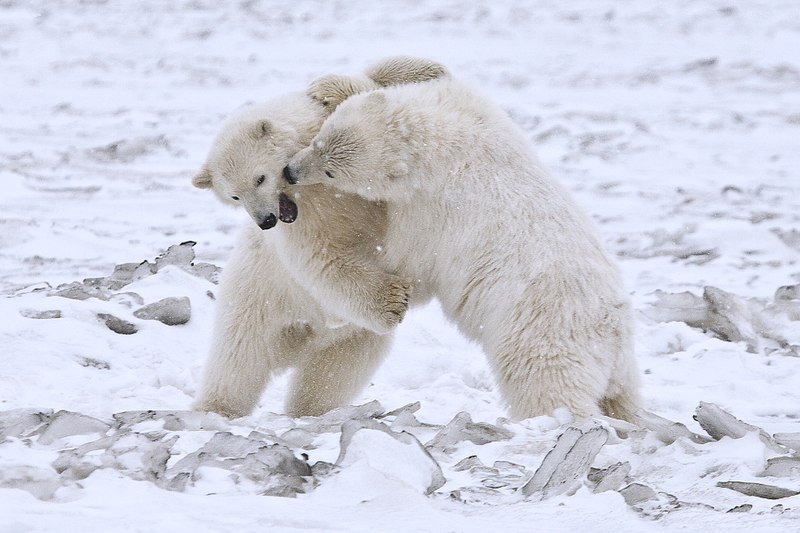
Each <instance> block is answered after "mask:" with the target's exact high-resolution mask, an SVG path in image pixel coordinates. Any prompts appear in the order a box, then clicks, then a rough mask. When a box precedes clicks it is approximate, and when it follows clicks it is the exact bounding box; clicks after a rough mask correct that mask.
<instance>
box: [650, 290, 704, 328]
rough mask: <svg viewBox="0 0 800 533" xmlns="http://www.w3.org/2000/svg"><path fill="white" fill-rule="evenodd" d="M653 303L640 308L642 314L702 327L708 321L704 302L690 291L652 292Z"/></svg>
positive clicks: (661, 320) (658, 320)
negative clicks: (654, 298) (654, 299)
mask: <svg viewBox="0 0 800 533" xmlns="http://www.w3.org/2000/svg"><path fill="white" fill-rule="evenodd" d="M653 295H654V296H655V297H656V301H655V303H653V304H651V305H650V306H649V307H646V308H644V309H642V314H643V315H645V316H646V317H647V318H649V319H651V320H655V321H656V322H685V323H686V324H688V325H689V326H692V327H699V328H704V327H705V324H706V322H707V321H708V310H707V307H706V302H705V301H703V299H702V298H700V297H699V296H695V295H694V294H692V293H691V292H688V291H685V292H679V293H668V292H664V291H662V290H657V291H655V292H654V293H653Z"/></svg>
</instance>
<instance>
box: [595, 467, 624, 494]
mask: <svg viewBox="0 0 800 533" xmlns="http://www.w3.org/2000/svg"><path fill="white" fill-rule="evenodd" d="M630 472H631V464H630V463H629V462H627V461H625V462H624V463H615V464H613V465H611V466H609V467H608V468H604V469H602V470H597V471H595V472H592V473H591V474H589V480H590V481H594V482H595V483H597V485H595V487H594V490H593V492H594V493H595V494H599V493H601V492H606V491H609V490H619V488H620V487H622V485H623V484H624V483H625V479H626V478H627V477H628V474H630Z"/></svg>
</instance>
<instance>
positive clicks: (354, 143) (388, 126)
mask: <svg viewBox="0 0 800 533" xmlns="http://www.w3.org/2000/svg"><path fill="white" fill-rule="evenodd" d="M406 137H407V136H405V135H404V134H403V128H402V126H400V125H398V124H396V123H394V122H393V120H392V116H391V112H390V109H389V106H388V99H387V95H386V94H385V92H384V91H383V90H376V91H372V92H369V93H365V94H360V95H356V96H351V97H350V98H348V99H347V100H345V101H344V102H343V103H342V104H341V105H339V107H338V108H337V109H336V111H335V112H334V113H333V114H332V115H331V116H330V117H328V119H327V120H326V121H325V123H324V124H323V125H322V128H321V129H320V131H319V133H318V134H317V136H316V137H314V139H313V140H312V141H311V144H310V145H309V146H307V147H305V148H304V149H303V150H301V151H299V152H298V153H297V154H295V156H294V157H293V158H292V159H291V160H290V161H289V164H288V165H287V166H286V168H285V169H284V171H283V175H284V178H285V179H286V181H287V182H288V183H289V184H297V185H312V184H318V183H324V184H328V185H331V186H333V187H335V188H337V189H339V190H342V191H345V192H349V193H354V194H358V195H359V196H362V197H364V198H367V199H369V200H389V199H395V198H397V196H398V195H400V196H406V195H407V194H408V192H409V191H408V188H407V184H404V183H403V182H404V181H405V180H404V179H403V178H404V177H405V176H407V175H408V173H409V169H408V163H407V159H408V158H407V157H405V155H404V154H407V153H408V150H406V149H405V147H404V146H403V145H404V144H407V143H408V142H409V139H408V138H406Z"/></svg>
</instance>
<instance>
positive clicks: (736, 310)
mask: <svg viewBox="0 0 800 533" xmlns="http://www.w3.org/2000/svg"><path fill="white" fill-rule="evenodd" d="M703 300H705V301H706V304H707V305H708V318H709V322H708V329H709V330H711V331H713V332H714V333H716V334H717V335H719V336H720V337H721V338H722V339H723V340H726V341H730V342H741V341H744V342H745V343H747V350H748V351H749V352H752V353H756V352H757V351H758V334H757V333H756V331H755V328H754V326H753V320H754V316H753V313H752V312H751V311H750V309H749V308H748V305H747V302H745V301H744V300H742V299H741V298H739V297H738V296H736V295H735V294H731V293H729V292H725V291H723V290H722V289H718V288H716V287H711V286H707V287H704V288H703Z"/></svg>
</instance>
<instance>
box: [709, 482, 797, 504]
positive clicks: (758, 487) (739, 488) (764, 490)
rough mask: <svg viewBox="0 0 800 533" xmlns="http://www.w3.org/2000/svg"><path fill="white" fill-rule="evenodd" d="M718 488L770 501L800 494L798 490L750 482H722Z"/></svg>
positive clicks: (718, 484)
mask: <svg viewBox="0 0 800 533" xmlns="http://www.w3.org/2000/svg"><path fill="white" fill-rule="evenodd" d="M717 487H721V488H723V489H731V490H735V491H736V492H741V493H742V494H746V495H747V496H755V497H756V498H765V499H768V500H779V499H781V498H789V497H791V496H797V495H798V494H800V491H797V490H792V489H785V488H783V487H776V486H775V485H765V484H763V483H751V482H749V481H720V482H719V483H717Z"/></svg>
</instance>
